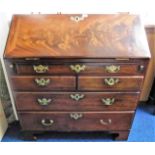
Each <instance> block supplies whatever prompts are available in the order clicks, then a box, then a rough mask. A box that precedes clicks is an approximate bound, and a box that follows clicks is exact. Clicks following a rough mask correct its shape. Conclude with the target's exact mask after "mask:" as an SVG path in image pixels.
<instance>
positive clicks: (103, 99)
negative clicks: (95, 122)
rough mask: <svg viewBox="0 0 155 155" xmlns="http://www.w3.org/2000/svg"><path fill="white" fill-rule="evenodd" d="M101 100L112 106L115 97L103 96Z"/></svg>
mask: <svg viewBox="0 0 155 155" xmlns="http://www.w3.org/2000/svg"><path fill="white" fill-rule="evenodd" d="M101 101H102V103H103V104H104V105H107V106H110V105H112V104H113V103H114V102H115V98H102V99H101Z"/></svg>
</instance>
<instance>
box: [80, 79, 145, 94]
mask: <svg viewBox="0 0 155 155" xmlns="http://www.w3.org/2000/svg"><path fill="white" fill-rule="evenodd" d="M143 78H144V77H143V76H79V78H78V90H79V91H80V90H85V91H109V90H111V91H116V90H117V91H139V90H140V88H141V86H142V83H143Z"/></svg>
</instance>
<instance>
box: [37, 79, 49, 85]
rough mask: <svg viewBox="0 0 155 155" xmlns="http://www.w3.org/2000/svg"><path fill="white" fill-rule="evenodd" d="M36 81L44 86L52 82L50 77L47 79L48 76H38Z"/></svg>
mask: <svg viewBox="0 0 155 155" xmlns="http://www.w3.org/2000/svg"><path fill="white" fill-rule="evenodd" d="M35 83H36V84H37V85H38V86H41V87H44V86H47V85H48V84H49V83H50V79H46V78H36V79H35Z"/></svg>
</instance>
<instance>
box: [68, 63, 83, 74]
mask: <svg viewBox="0 0 155 155" xmlns="http://www.w3.org/2000/svg"><path fill="white" fill-rule="evenodd" d="M70 69H71V70H72V71H74V72H75V73H80V72H81V71H84V70H85V69H86V66H85V65H80V64H76V65H70Z"/></svg>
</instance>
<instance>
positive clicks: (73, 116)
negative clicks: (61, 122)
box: [70, 113, 83, 120]
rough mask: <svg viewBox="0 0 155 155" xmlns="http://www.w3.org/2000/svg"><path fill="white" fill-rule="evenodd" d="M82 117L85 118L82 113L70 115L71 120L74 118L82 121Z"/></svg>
mask: <svg viewBox="0 0 155 155" xmlns="http://www.w3.org/2000/svg"><path fill="white" fill-rule="evenodd" d="M82 117H83V114H81V113H71V114H70V118H72V119H74V120H78V119H80V118H82Z"/></svg>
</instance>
